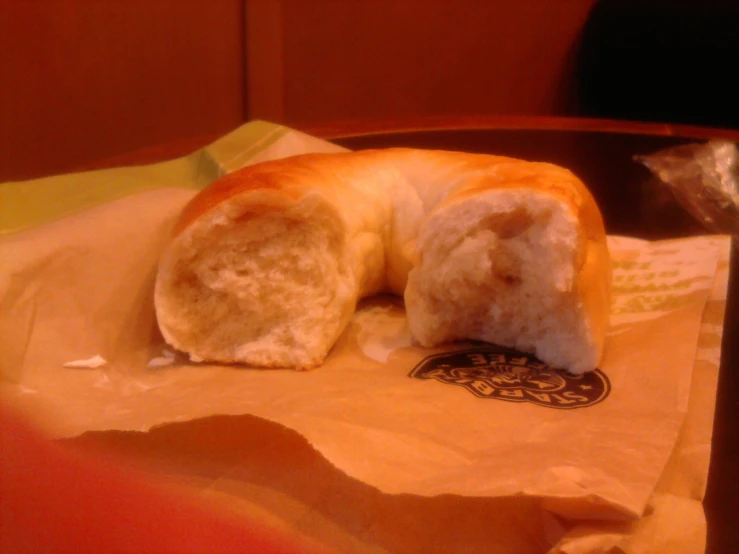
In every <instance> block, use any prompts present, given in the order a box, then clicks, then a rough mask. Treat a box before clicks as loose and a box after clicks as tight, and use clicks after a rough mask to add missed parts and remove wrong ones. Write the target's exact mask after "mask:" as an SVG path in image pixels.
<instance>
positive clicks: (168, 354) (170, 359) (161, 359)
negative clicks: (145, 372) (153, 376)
mask: <svg viewBox="0 0 739 554" xmlns="http://www.w3.org/2000/svg"><path fill="white" fill-rule="evenodd" d="M174 362H175V354H174V352H172V351H171V350H167V349H166V348H164V349H162V355H161V356H157V357H155V358H152V359H151V360H149V363H148V364H146V365H147V367H165V366H168V365H172V364H173V363H174Z"/></svg>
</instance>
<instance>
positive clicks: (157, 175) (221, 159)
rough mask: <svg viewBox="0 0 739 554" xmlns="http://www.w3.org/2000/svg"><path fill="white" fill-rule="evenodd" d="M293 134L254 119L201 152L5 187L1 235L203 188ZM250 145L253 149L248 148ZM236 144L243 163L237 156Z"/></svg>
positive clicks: (0, 187) (0, 193) (0, 190)
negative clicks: (150, 195)
mask: <svg viewBox="0 0 739 554" xmlns="http://www.w3.org/2000/svg"><path fill="white" fill-rule="evenodd" d="M288 131H289V129H288V128H286V127H282V126H280V125H275V124H273V123H268V122H266V121H252V122H249V123H247V124H245V125H243V126H241V127H239V128H238V129H236V130H235V131H233V132H232V133H229V134H228V135H226V136H224V137H223V138H221V139H219V140H217V141H216V142H214V143H213V144H211V145H209V146H206V147H205V148H203V149H201V150H197V151H196V152H193V153H192V154H190V155H188V156H185V157H182V158H178V159H174V160H170V161H166V162H160V163H156V164H151V165H142V166H132V167H121V168H115V169H103V170H97V171H88V172H84V173H70V174H67V175H58V176H53V177H44V178H41V179H33V180H29V181H9V182H6V183H2V184H0V237H2V236H7V235H11V234H14V233H18V232H21V231H26V230H29V229H32V228H34V227H39V226H41V225H43V224H45V223H49V222H51V221H54V220H57V219H60V218H63V217H66V216H69V215H72V214H75V213H79V212H81V211H84V210H87V209H90V208H93V207H95V206H99V205H101V204H106V203H108V202H112V201H115V200H119V199H121V198H124V197H126V196H131V195H133V194H138V193H142V192H147V191H150V190H156V189H161V188H167V187H177V188H190V189H194V190H200V189H202V188H203V187H205V186H206V185H208V184H209V183H210V182H212V181H213V180H214V179H216V178H218V177H220V176H221V175H223V174H225V173H227V172H228V171H230V170H233V169H236V168H237V167H241V166H243V165H245V164H246V162H247V161H248V160H250V159H251V158H253V157H254V156H256V155H257V154H259V153H260V152H262V151H264V150H265V149H267V148H269V147H270V146H271V145H273V144H274V143H275V142H277V141H278V140H279V139H280V138H282V137H283V136H284V135H285V134H286V133H287V132H288ZM244 144H249V145H250V146H249V147H248V148H246V150H245V149H244ZM235 145H237V146H238V159H235V158H234V156H235V152H236V150H235Z"/></svg>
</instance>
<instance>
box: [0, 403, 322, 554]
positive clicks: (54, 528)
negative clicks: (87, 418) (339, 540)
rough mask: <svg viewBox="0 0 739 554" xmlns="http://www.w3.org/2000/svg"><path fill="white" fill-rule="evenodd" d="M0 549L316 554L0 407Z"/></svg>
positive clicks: (314, 549) (6, 553) (271, 531)
mask: <svg viewBox="0 0 739 554" xmlns="http://www.w3.org/2000/svg"><path fill="white" fill-rule="evenodd" d="M0 551H1V552H3V553H4V554H8V553H11V552H75V553H88V552H106V553H129V552H130V553H137V554H140V553H148V552H152V553H154V552H156V553H165V552H177V553H200V552H202V553H206V552H208V553H211V552H219V553H220V552H259V553H278V552H280V553H282V552H306V553H313V552H319V550H318V549H317V548H316V547H314V546H309V545H306V544H298V543H296V542H295V540H294V539H291V538H290V539H288V538H286V537H283V536H280V535H279V534H278V533H277V532H276V531H274V530H272V529H269V528H266V527H265V526H264V525H262V524H260V523H259V522H258V521H253V520H248V519H244V518H243V517H239V519H238V520H237V519H235V517H231V516H230V514H228V515H227V514H226V513H225V512H224V513H220V512H219V511H218V510H217V509H215V508H212V509H211V508H207V507H206V506H205V505H203V504H199V503H198V502H197V501H196V500H195V499H194V498H187V497H186V496H184V495H178V494H176V493H175V492H173V491H169V490H165V489H163V488H160V487H158V486H156V485H155V484H153V483H149V482H147V481H146V479H145V478H144V476H143V475H139V474H137V473H135V472H133V471H131V470H127V469H124V468H123V467H118V466H115V465H113V464H112V463H110V462H108V461H105V460H101V459H98V458H96V457H94V456H92V455H87V454H82V453H80V452H75V451H72V450H71V449H69V448H67V447H64V446H62V445H60V444H58V443H55V442H53V441H51V440H49V439H47V438H46V437H45V436H44V435H43V434H42V433H41V432H39V431H38V430H36V429H34V428H33V427H31V426H30V425H28V423H27V422H25V421H24V420H23V419H22V418H21V417H20V416H19V415H18V414H17V413H15V412H13V411H11V410H9V409H8V408H7V407H4V406H0Z"/></svg>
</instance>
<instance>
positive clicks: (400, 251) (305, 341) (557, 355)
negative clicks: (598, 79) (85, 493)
mask: <svg viewBox="0 0 739 554" xmlns="http://www.w3.org/2000/svg"><path fill="white" fill-rule="evenodd" d="M610 285H611V269H610V257H609V253H608V249H607V246H606V234H605V229H604V225H603V219H602V217H601V214H600V211H599V209H598V206H597V204H596V202H595V200H594V198H593V197H592V195H591V194H590V192H589V191H588V189H587V188H586V187H585V185H584V184H583V183H582V182H581V181H580V180H579V179H578V178H577V177H575V175H573V174H572V173H571V172H570V171H568V170H567V169H564V168H561V167H559V166H556V165H552V164H548V163H539V162H528V161H522V160H517V159H512V158H506V157H501V156H493V155H486V154H467V153H461V152H448V151H435V150H418V149H404V148H392V149H387V150H366V151H357V152H343V153H335V154H305V155H299V156H293V157H290V158H285V159H281V160H276V161H270V162H263V163H260V164H256V165H253V166H249V167H245V168H243V169H240V170H237V171H234V172H233V173H230V174H228V175H225V176H224V177H221V178H220V179H218V180H216V181H214V182H213V183H212V184H210V185H209V186H208V187H206V188H205V189H203V190H202V191H201V192H199V193H198V194H197V195H196V196H195V197H193V199H192V200H191V201H190V202H189V204H187V205H186V206H185V208H184V209H183V211H182V212H181V214H180V216H179V219H178V220H177V222H176V223H175V225H174V227H173V230H172V237H171V240H170V241H169V243H168V245H167V246H166V248H165V250H164V252H163V254H162V257H161V260H160V264H159V268H158V272H157V278H156V286H155V294H154V300H155V307H156V314H157V320H158V323H159V328H160V329H161V332H162V334H163V336H164V338H165V340H166V341H167V342H168V343H169V344H170V345H172V346H173V347H174V348H176V349H178V350H181V351H184V352H186V353H188V354H189V355H190V357H191V359H192V360H194V361H212V362H219V363H242V364H247V365H249V366H257V367H273V368H277V367H280V368H295V369H309V368H313V367H316V366H318V365H320V364H322V363H323V361H324V360H325V358H326V356H327V355H328V353H329V351H330V349H331V347H332V346H333V345H334V343H335V342H336V340H337V339H338V337H339V335H340V334H341V333H342V331H343V330H344V329H345V327H346V326H347V324H348V322H349V320H350V318H351V317H352V315H353V313H354V311H355V309H356V306H357V302H358V301H359V300H360V299H361V298H363V297H367V296H370V295H375V294H378V293H382V292H385V293H392V294H396V295H402V296H403V297H404V299H405V306H406V312H407V318H408V325H409V327H410V330H411V333H412V335H413V337H414V339H415V340H416V341H417V342H418V343H419V344H420V345H422V346H426V347H431V346H436V345H440V344H443V343H448V342H452V341H457V340H465V339H471V340H481V341H486V342H491V343H495V344H498V345H501V346H507V347H511V348H515V349H517V350H520V351H522V352H526V353H531V354H534V355H535V356H536V357H538V358H539V359H540V360H541V361H543V362H546V363H547V364H549V365H551V366H553V367H557V368H563V369H567V370H569V371H570V372H572V373H576V374H579V373H583V372H585V371H589V370H592V369H594V368H595V367H596V365H597V364H598V362H599V360H600V358H601V355H602V351H603V342H604V337H605V333H606V328H607V325H608V314H609V311H610V310H609V308H610Z"/></svg>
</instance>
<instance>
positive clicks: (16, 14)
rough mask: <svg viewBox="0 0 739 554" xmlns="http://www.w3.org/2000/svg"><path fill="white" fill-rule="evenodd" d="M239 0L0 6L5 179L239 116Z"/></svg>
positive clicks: (0, 141)
mask: <svg viewBox="0 0 739 554" xmlns="http://www.w3.org/2000/svg"><path fill="white" fill-rule="evenodd" d="M243 88H244V63H243V5H242V1H241V0H217V1H212V0H186V1H181V0H150V1H147V0H128V1H123V0H105V1H97V0H94V1H93V0H49V1H46V0H43V1H42V0H8V1H6V0H0V180H8V179H19V178H24V177H29V176H35V175H43V174H49V173H57V172H63V171H70V170H72V169H74V168H75V167H79V166H80V165H84V164H86V163H88V162H91V161H95V160H99V159H103V158H105V157H108V156H112V155H115V154H119V153H122V152H126V151H130V150H136V149H140V148H143V147H146V146H149V145H155V144H160V143H163V142H167V141H170V140H174V139H177V138H180V137H182V136H196V135H199V134H204V133H218V132H227V131H228V130H229V129H231V128H233V127H235V126H237V125H239V123H240V122H241V121H243V119H244V116H245V113H244V111H245V108H244V106H245V101H244V94H243Z"/></svg>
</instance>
